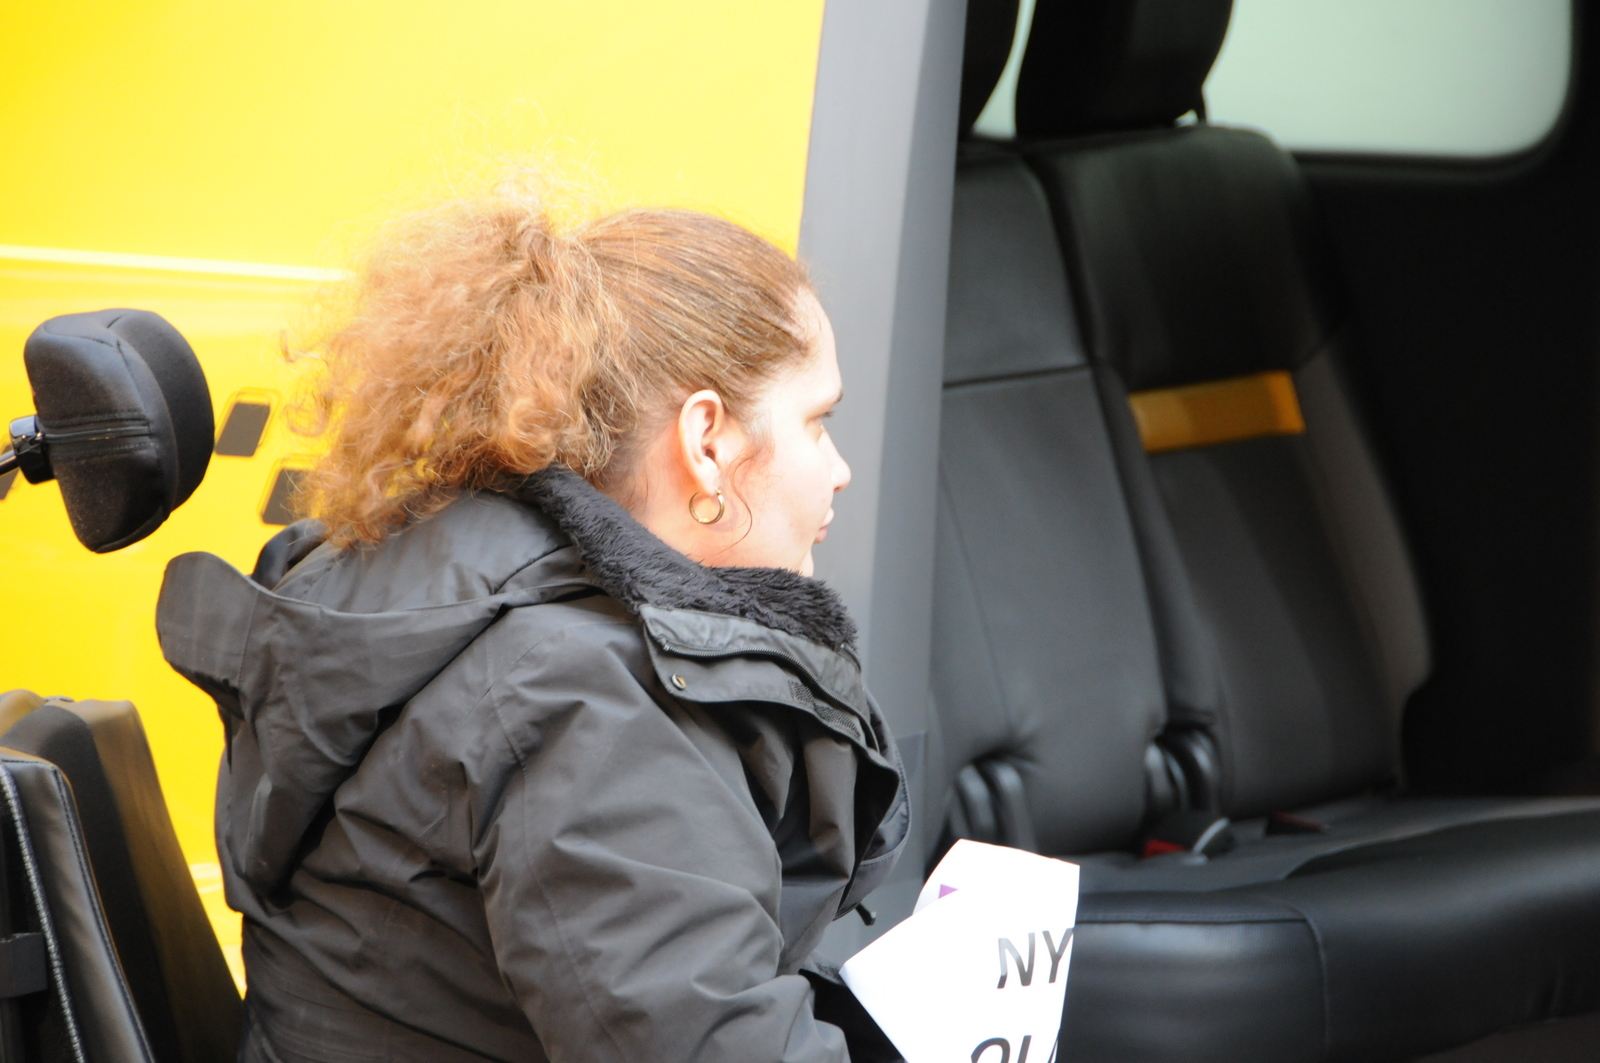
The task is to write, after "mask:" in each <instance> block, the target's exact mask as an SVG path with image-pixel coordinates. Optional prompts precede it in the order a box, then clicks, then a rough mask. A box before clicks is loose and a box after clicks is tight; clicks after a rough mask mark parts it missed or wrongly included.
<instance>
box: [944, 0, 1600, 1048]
mask: <svg viewBox="0 0 1600 1063" xmlns="http://www.w3.org/2000/svg"><path fill="white" fill-rule="evenodd" d="M1179 8H1181V9H1182V17H1176V16H1174V17H1171V18H1167V17H1163V16H1164V15H1170V14H1172V13H1173V12H1175V11H1177V10H1178V9H1179ZM1228 8H1229V4H1228V3H1227V0H1188V2H1187V3H1185V4H1182V5H1173V4H1171V3H1160V2H1157V0H1116V2H1105V0H1095V2H1093V3H1088V2H1078V3H1060V2H1056V3H1052V2H1050V0H1040V2H1039V5H1038V8H1037V13H1036V15H1035V23H1034V27H1033V33H1032V37H1031V42H1030V46H1029V52H1028V57H1027V60H1026V62H1025V64H1024V68H1023V73H1022V78H1021V85H1020V89H1019V95H1018V101H1017V114H1018V122H1019V129H1020V131H1021V133H1022V137H1023V139H1022V141H1021V143H1020V145H1017V146H998V145H983V144H972V143H969V144H967V145H965V146H964V147H963V151H962V157H961V162H960V166H959V170H958V175H957V182H956V207H955V219H954V229H953V237H952V241H953V243H952V262H951V292H950V310H949V315H950V316H949V321H948V332H947V355H946V389H945V400H944V410H943V418H944V423H943V429H942V433H943V434H942V441H941V463H940V468H941V481H940V517H939V534H938V542H937V548H936V549H937V563H936V567H937V581H938V582H937V586H936V599H935V611H936V612H935V648H934V686H935V695H936V700H937V705H938V714H937V716H938V721H939V723H940V725H941V733H940V735H939V736H938V738H939V740H940V741H939V744H938V746H937V747H936V748H937V749H940V750H942V753H939V754H936V756H935V758H934V767H935V769H936V770H939V769H941V768H942V770H943V771H944V772H945V773H946V775H945V778H946V779H947V780H949V782H950V783H951V786H950V791H951V799H950V810H951V818H950V823H951V830H950V833H951V834H966V835H969V836H979V837H990V838H994V839H996V840H1001V841H1009V842H1011V843H1013V844H1024V845H1030V846H1036V847H1037V848H1039V849H1040V850H1041V851H1044V852H1049V853H1056V854H1079V857H1078V858H1079V859H1081V860H1082V861H1083V863H1084V878H1083V884H1084V885H1083V888H1084V893H1085V896H1084V898H1083V902H1082V907H1081V908H1080V916H1079V919H1080V931H1079V934H1078V938H1077V944H1076V946H1075V952H1074V957H1073V961H1072V974H1071V981H1070V983H1069V990H1068V994H1067V1014H1066V1017H1065V1021H1064V1027H1063V1042H1062V1049H1061V1057H1062V1058H1070V1059H1079V1060H1117V1061H1123V1063H1127V1061H1138V1060H1168V1059H1184V1060H1213V1059H1214V1060H1256V1059H1259V1060H1264V1061H1265V1060H1271V1061H1286V1060H1389V1059H1394V1060H1399V1059H1409V1058H1413V1057H1415V1056H1418V1055H1421V1054H1424V1053H1427V1052H1430V1051H1437V1050H1440V1049H1443V1048H1447V1047H1449V1046H1452V1045H1457V1044H1461V1043H1464V1042H1467V1041H1471V1040H1473V1039H1476V1038H1479V1037H1482V1036H1485V1035H1487V1034H1490V1033H1492V1032H1494V1031H1496V1030H1500V1029H1504V1028H1507V1027H1510V1026H1514V1025H1517V1024H1520V1023H1527V1022H1534V1021H1537V1020H1541V1019H1548V1018H1553V1017H1558V1016H1564V1015H1575V1014H1580V1013H1584V1012H1589V1011H1593V1010H1595V1009H1597V1008H1600V802H1596V801H1587V800H1573V799H1568V800H1509V799H1483V800H1465V799H1463V800H1420V799H1410V798H1406V797H1404V796H1403V791H1402V789H1401V787H1400V785H1399V783H1400V780H1399V776H1400V763H1399V752H1398V729H1399V720H1400V714H1401V711H1402V710H1403V706H1404V703H1405V699H1406V697H1407V696H1408V695H1409V693H1410V692H1411V690H1413V689H1414V688H1415V686H1416V685H1417V684H1418V683H1420V682H1421V681H1422V679H1424V678H1425V677H1426V675H1427V672H1428V670H1429V667H1430V662H1429V660H1428V650H1427V638H1426V628H1425V624H1424V619H1423V616H1422V610H1421V607H1420V604H1419V601H1418V596H1417V593H1416V589H1415V584H1414V578H1413V576H1412V573H1411V568H1410V563H1409V560H1408V558H1407V555H1406V550H1405V546H1404V542H1403V539H1402V537H1401V534H1400V531H1399V527H1398V522H1397V520H1396V518H1395V516H1394V513H1393V509H1392V506H1391V504H1390V502H1389V499H1388V495H1387V492H1386V489H1385V487H1384V485H1383V481H1382V479H1381V476H1380V475H1379V470H1378V467H1377V464H1376V462H1375V460H1374V459H1373V456H1372V454H1371V452H1370V448H1369V447H1368V446H1367V444H1366V442H1365V435H1364V433H1363V431H1362V429H1361V426H1360V421H1359V417H1358V416H1357V413H1356V411H1355V409H1354V407H1353V406H1352V404H1351V403H1350V401H1349V398H1348V395H1347V392H1346V389H1345V387H1344V384H1343V382H1342V380H1341V374H1340V368H1339V353H1338V352H1339V344H1340V343H1341V342H1343V341H1344V336H1345V332H1346V329H1345V311H1344V310H1343V308H1342V307H1341V306H1340V303H1339V300H1338V286H1337V283H1336V278H1335V277H1334V273H1333V270H1332V269H1331V267H1330V266H1329V265H1328V263H1327V259H1326V256H1325V254H1324V252H1323V251H1322V249H1321V248H1320V246H1319V243H1318V238H1317V233H1316V227H1315V223H1314V219H1313V218H1312V216H1311V213H1310V210H1309V208H1308V204H1307V201H1306V194H1305V191H1304V189H1303V186H1302V182H1301V180H1300V177H1299V174H1298V170H1297V168H1296V166H1295V164H1294V162H1293V160H1292V159H1290V158H1289V157H1288V156H1287V155H1285V154H1284V153H1282V152H1281V151H1280V150H1279V149H1277V148H1276V147H1275V146H1274V145H1272V144H1271V143H1270V142H1269V141H1267V140H1266V139H1265V138H1263V137H1260V136H1258V135H1256V134H1252V133H1247V132H1243V131H1238V130H1228V129H1218V128H1211V127H1207V126H1204V125H1203V124H1202V125H1196V126H1189V127H1182V128H1174V127H1173V125H1172V123H1173V120H1174V119H1176V118H1177V117H1178V116H1179V115H1180V114H1182V113H1183V112H1185V111H1187V110H1189V109H1190V108H1191V107H1193V106H1194V105H1195V104H1196V103H1197V102H1198V99H1199V88H1200V84H1201V82H1202V80H1203V78H1204V75H1205V72H1206V70H1207V69H1208V68H1209V65H1210V62H1211V60H1212V58H1213V57H1214V55H1215V51H1216V48H1217V46H1218V45H1219V43H1220V41H1221V38H1222V32H1223V30H1224V29H1225V27H1226V21H1227V15H1228ZM980 9H981V8H975V10H980ZM974 91H975V92H980V93H984V92H986V86H970V85H969V86H964V92H974ZM964 110H967V109H965V108H964ZM1130 396H1132V398H1131V401H1130ZM1136 410H1137V413H1138V415H1139V416H1140V417H1141V418H1142V422H1141V421H1140V420H1136V416H1135V413H1136ZM1181 807H1188V808H1191V809H1195V810H1197V811H1201V812H1211V813H1217V814H1223V815H1227V816H1230V817H1233V818H1234V819H1235V820H1236V821H1239V822H1236V824H1235V826H1234V832H1235V835H1236V837H1237V839H1238V844H1237V845H1236V847H1235V848H1233V849H1232V851H1229V852H1225V853H1220V854H1213V855H1211V856H1209V857H1208V856H1205V855H1202V854H1199V853H1194V852H1182V851H1179V852H1170V853H1167V854H1165V855H1161V856H1156V857H1154V858H1151V859H1143V860H1141V859H1138V858H1137V857H1136V856H1135V855H1134V853H1135V852H1136V851H1137V846H1138V843H1139V842H1140V840H1141V838H1142V837H1143V835H1144V832H1145V831H1147V830H1148V829H1149V827H1150V826H1151V824H1152V823H1153V822H1154V821H1155V820H1156V819H1157V818H1158V817H1160V816H1161V815H1162V814H1163V813H1166V812H1170V811H1172V810H1174V809H1177V808H1181ZM1285 812H1292V813H1295V814H1297V817H1298V818H1285V817H1282V816H1279V817H1278V818H1277V819H1276V820H1274V819H1271V818H1269V817H1271V816H1272V814H1274V813H1285ZM1273 827H1278V828H1286V829H1298V830H1301V831H1307V832H1308V833H1299V834H1293V833H1276V832H1271V828H1273ZM1108 850H1109V852H1108ZM1097 851H1098V852H1097ZM1084 854H1087V855H1084Z"/></svg>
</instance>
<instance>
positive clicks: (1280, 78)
mask: <svg viewBox="0 0 1600 1063" xmlns="http://www.w3.org/2000/svg"><path fill="white" fill-rule="evenodd" d="M1571 39H1572V6H1571V0H1235V2H1234V5H1233V20H1232V22H1231V23H1230V25H1229V27H1228V36H1227V39H1226V40H1225V41H1224V43H1223V46H1222V53H1221V55H1220V56H1219V57H1218V59H1217V64H1216V66H1215V67H1214V68H1213V70H1212V72H1211V76H1210V78H1209V79H1208V80H1207V81H1206V90H1205V95H1206V105H1207V109H1208V111H1209V114H1210V118H1211V120H1212V121H1215V122H1221V123H1228V124H1234V125H1246V126H1254V127H1256V128H1259V129H1262V130H1265V131H1266V132H1268V133H1270V134H1272V136H1273V137H1274V138H1276V139H1277V140H1278V141H1279V143H1281V144H1283V145H1284V146H1285V147H1289V148H1296V149H1303V150H1312V151H1351V152H1381V153H1403V154H1413V155H1419V154H1421V155H1453V156H1490V155H1500V154H1504V153H1507V152H1514V151H1518V150H1521V149H1523V148H1528V147H1531V146H1532V145H1534V144H1536V143H1538V142H1539V140H1540V139H1542V138H1543V137H1544V136H1545V134H1546V133H1548V132H1549V131H1550V129H1551V127H1552V126H1553V125H1554V124H1555V121H1556V119H1557V117H1558V116H1559V115H1560V112H1561V106H1562V103H1563V101H1564V100H1565V97H1566V92H1567V78H1568V75H1569V72H1570V70H1569V68H1570V66H1571Z"/></svg>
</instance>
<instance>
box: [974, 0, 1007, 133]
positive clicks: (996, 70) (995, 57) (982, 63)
mask: <svg viewBox="0 0 1600 1063" xmlns="http://www.w3.org/2000/svg"><path fill="white" fill-rule="evenodd" d="M1020 6H1021V0H967V41H966V45H965V47H964V48H963V49H962V52H961V134H962V135H963V136H965V135H966V134H967V133H968V132H970V131H971V129H972V123H974V122H976V121H977V120H978V115H979V114H981V113H982V112H983V105H984V104H986V103H988V102H989V97H990V96H991V95H992V94H993V93H994V87H995V85H997V84H999V82H1000V75H1001V74H1003V73H1005V69H1006V60H1007V59H1009V58H1010V57H1011V42H1012V40H1013V38H1015V36H1016V33H1017V10H1018V8H1019V7H1020Z"/></svg>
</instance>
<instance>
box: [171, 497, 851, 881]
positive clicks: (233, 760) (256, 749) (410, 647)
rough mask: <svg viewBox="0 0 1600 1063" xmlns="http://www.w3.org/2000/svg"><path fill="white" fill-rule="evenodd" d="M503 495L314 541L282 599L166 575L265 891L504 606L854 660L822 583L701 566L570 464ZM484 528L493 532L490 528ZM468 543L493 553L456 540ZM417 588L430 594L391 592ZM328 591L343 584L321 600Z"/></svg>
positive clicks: (183, 573)
mask: <svg viewBox="0 0 1600 1063" xmlns="http://www.w3.org/2000/svg"><path fill="white" fill-rule="evenodd" d="M511 495H512V497H513V498H515V499H518V500H520V501H521V502H522V503H524V505H517V504H516V503H515V502H512V501H510V500H509V499H507V498H504V497H499V496H488V497H485V496H467V497H465V498H463V499H462V500H460V501H459V502H457V503H455V504H453V505H452V506H451V507H449V508H448V509H446V510H445V511H443V512H441V513H440V514H438V515H437V516H435V517H433V518H430V519H429V520H426V521H422V522H420V523H418V524H416V525H413V526H411V527H408V528H406V529H404V530H402V531H401V532H398V533H396V534H395V535H393V536H391V537H390V538H389V539H388V540H386V541H385V542H384V543H382V544H380V545H379V546H377V547H375V548H372V549H349V550H336V549H334V548H332V547H329V546H323V547H319V548H318V549H317V550H316V551H314V552H313V553H312V554H311V556H310V557H308V558H307V559H306V560H305V561H304V562H303V563H302V565H301V566H300V567H299V568H297V569H296V570H295V571H294V572H293V573H292V574H291V575H290V576H289V577H288V578H287V579H285V580H284V581H283V582H281V583H279V584H278V587H279V590H269V589H267V588H266V587H263V586H261V585H259V584H258V583H256V582H254V581H252V580H251V579H250V578H249V577H247V576H244V575H243V574H241V573H240V572H238V571H237V570H236V569H234V568H233V567H232V566H230V565H229V564H227V563H226V562H225V561H223V560H222V559H220V558H218V557H215V556H213V555H211V554H204V553H190V554H183V555H180V556H179V557H176V558H174V559H173V560H172V561H171V562H170V563H169V565H168V566H167V573H166V578H165V580H164V582H163V584H162V588H161V596H160V600H159V603H158V605H157V621H156V626H157V632H158V634H159V637H160V641H161V648H162V653H163V654H164V655H165V657H166V658H167V661H168V662H169V663H170V664H171V665H172V667H173V668H174V669H176V670H177V671H178V672H179V673H180V674H181V675H183V676H184V677H185V678H187V679H189V680H190V681H191V682H193V683H195V684H196V685H197V686H199V687H200V688H201V689H203V690H205V691H206V692H207V693H208V694H210V695H211V696H212V697H213V698H214V699H215V700H216V702H217V705H218V708H219V710H220V711H221V713H222V715H223V718H224V722H225V724H226V726H227V729H228V733H229V747H228V754H227V760H226V762H225V764H224V766H223V779H222V781H221V783H220V785H219V806H220V804H221V803H222V802H223V801H226V802H228V804H229V806H230V807H227V808H225V809H224V808H222V807H219V809H218V816H219V825H221V824H226V826H225V828H224V829H225V833H226V835H227V837H219V841H222V842H223V843H224V844H225V848H227V849H228V850H229V858H231V860H232V862H233V869H234V871H235V872H236V873H237V874H238V875H240V876H241V877H242V878H243V879H244V880H245V881H246V882H248V883H249V884H250V885H251V886H252V887H254V888H255V889H257V890H259V891H261V892H262V893H263V894H264V895H271V894H273V893H275V892H276V891H278V890H280V889H281V888H282V886H283V885H284V884H285V883H286V881H287V879H288V876H289V875H290V873H291V872H292V871H293V868H294V866H295V864H296V857H297V854H298V853H299V851H300V849H301V847H302V845H303V844H304V839H305V837H306V835H307V833H308V832H309V831H310V830H311V828H312V825H313V823H314V822H315V820H316V818H317V817H318V815H319V814H320V813H321V811H322V810H323V808H324V807H325V806H326V805H327V803H328V801H329V799H330V798H331V797H332V795H333V793H334V791H335V790H336V789H337V788H338V787H339V785H340V784H341V783H342V782H344V780H345V779H347V778H348V777H349V776H350V775H351V774H352V773H353V772H354V771H355V769H356V767H357V766H358V765H359V764H360V763H361V760H362V758H363V757H364V756H365V754H366V751H367V749H368V748H369V747H370V746H371V744H372V742H373V740H374V739H375V738H376V736H377V734H378V733H379V732H380V731H381V730H382V728H383V727H384V726H386V723H387V721H389V720H392V719H393V718H394V717H395V716H396V715H397V714H398V712H399V710H400V708H401V706H403V705H404V704H405V703H406V702H407V701H409V700H410V699H411V698H412V697H413V696H415V695H416V694H417V692H418V691H420V690H421V689H422V688H423V687H424V686H426V685H427V684H428V683H429V682H430V681H431V680H432V679H433V678H434V677H435V676H437V675H438V674H439V673H440V672H441V671H443V670H444V668H445V667H446V666H447V665H449V664H450V662H451V661H453V660H454V659H455V658H456V657H457V656H458V655H460V654H461V652H462V651H463V650H464V649H465V648H466V647H467V646H468V645H469V644H470V643H471V642H472V641H473V640H474V639H475V638H477V637H478V636H479V635H480V634H482V633H483V632H484V631H485V630H486V629H487V628H488V627H489V626H490V625H491V624H493V623H494V622H495V621H496V620H497V619H498V618H499V617H500V616H502V615H503V614H504V613H505V612H506V611H507V610H510V609H517V608H522V607H526V606H531V605H538V604H541V603H543V602H549V601H554V600H559V599H563V598H571V597H575V596H581V595H586V594H594V593H597V592H605V593H607V594H610V595H611V596H613V597H614V598H616V599H617V600H618V601H620V602H622V603H623V604H624V605H625V606H626V607H627V608H628V609H629V610H630V611H632V612H633V613H635V614H636V615H639V614H648V613H653V612H655V611H657V610H668V611H671V612H673V613H677V612H680V611H682V612H688V613H699V614H708V615H710V616H724V617H734V618H738V619H739V620H741V621H746V622H753V623H754V624H755V625H759V626H760V627H762V628H764V629H768V630H771V631H775V632H782V633H784V634H786V635H789V636H794V637H797V638H799V639H804V640H806V641H807V642H809V643H811V644H813V645H814V646H815V647H816V649H817V650H818V651H821V652H823V653H825V654H826V653H828V651H833V652H841V653H843V654H845V655H846V656H848V657H849V659H850V660H851V662H852V663H853V661H854V656H853V643H854V639H855V627H854V625H853V624H852V623H851V621H850V618H849V616H848V614H847V613H846V611H845V609H844V606H843V604H842V602H841V601H840V600H839V598H838V596H837V595H836V594H834V592H833V591H832V590H831V589H829V588H828V587H826V586H825V585H823V584H822V583H820V582H818V581H816V580H813V579H808V578H806V577H802V576H799V575H797V574H795V573H793V572H788V571H785V570H778V569H755V568H708V567H706V566H702V565H699V564H697V563H695V562H693V561H691V560H690V559H689V558H687V557H685V556H684V555H682V554H680V553H678V552H677V551H675V550H673V549H672V548H670V547H668V546H667V545H666V544H665V543H663V542H662V541H661V540H659V539H657V538H656V537H655V536H654V535H652V534H651V533H650V532H649V531H648V530H646V529H645V528H644V527H643V526H641V525H640V524H639V523H638V522H637V521H635V520H634V519H633V518H632V517H631V516H630V515H629V514H628V513H627V511H626V510H624V509H623V508H622V507H620V506H619V505H617V503H616V502H614V501H613V500H611V499H610V498H608V497H606V496H605V495H602V494H601V493H600V492H598V491H596V490H595V489H594V488H593V487H591V486H590V485H589V484H588V483H587V482H585V481H584V480H583V479H581V478H580V477H578V476H577V475H575V474H573V473H572V472H570V471H568V470H566V469H564V468H560V467H552V468H550V469H546V470H544V471H543V472H540V473H537V474H535V475H534V476H532V477H530V478H529V479H528V480H527V481H526V482H525V483H524V484H522V485H521V486H520V487H519V488H518V489H517V490H515V491H514V492H511ZM474 502H476V503H477V504H476V505H474V504H472V503H474ZM530 506H531V507H532V509H530V508H529V507H530ZM486 520H487V521H492V522H495V523H494V533H493V534H488V535H485V534H483V533H482V530H481V524H482V522H484V521H486ZM473 522H478V525H479V526H480V530H479V532H478V534H477V537H476V539H475V540H474V537H473V535H472V534H471V532H470V528H469V526H471V525H472V524H473ZM464 528H466V529H468V530H467V531H464ZM467 540H472V541H477V542H487V543H492V544H493V546H492V547H491V548H489V549H487V550H467V551H462V550H460V549H459V548H455V547H459V544H460V542H462V541H467ZM308 572H309V573H311V575H309V576H307V575H305V574H306V573H308ZM441 572H448V575H449V578H448V579H446V578H441V577H439V573H441ZM408 580H409V581H410V582H412V583H415V584H417V585H418V586H420V587H421V588H422V589H421V591H420V592H418V593H410V594H408V593H406V592H407V590H408V588H406V587H400V586H395V584H400V583H405V582H407V581H408ZM319 581H320V582H319ZM330 585H338V586H339V587H340V588H341V590H340V591H339V592H338V593H337V594H328V593H323V590H324V589H325V588H326V587H327V586H330ZM410 589H411V590H415V588H410ZM419 593H420V597H419ZM330 599H331V601H330ZM247 780H253V781H254V782H253V786H249V792H247V793H246V792H242V790H243V788H244V786H243V785H242V784H244V783H245V782H246V781H247ZM230 783H231V784H232V785H230ZM241 804H243V805H245V806H246V807H240V806H241Z"/></svg>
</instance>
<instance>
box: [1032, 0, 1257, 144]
mask: <svg viewBox="0 0 1600 1063" xmlns="http://www.w3.org/2000/svg"><path fill="white" fill-rule="evenodd" d="M1232 11H1233V0H1039V3H1038V7H1037V8H1036V9H1035V11H1034V15H1033V29H1032V31H1031V33H1030V35H1029V38H1028V51H1027V55H1026V56H1025V57H1024V59H1023V62H1022V73H1021V75H1020V77H1019V78H1018V82H1017V112H1016V113H1017V134H1018V136H1023V137H1030V138H1037V137H1055V136H1071V135H1076V134H1080V133H1100V132H1111V131H1116V130H1131V129H1150V128H1154V127H1157V126H1164V125H1170V124H1171V123H1172V122H1173V121H1174V120H1175V119H1177V118H1178V117H1180V116H1181V115H1183V114H1186V113H1187V112H1189V111H1192V110H1198V109H1201V108H1202V107H1203V106H1204V105H1203V103H1202V100H1201V95H1200V90H1201V86H1203V85H1204V84H1205V80H1206V75H1207V74H1209V73H1210V72H1211V65H1212V63H1214V62H1215V61H1216V58H1217V52H1218V51H1219V50H1220V49H1221V48H1222V38H1223V37H1224V36H1225V35H1226V34H1227V32H1228V17H1229V15H1230V14H1231V13H1232Z"/></svg>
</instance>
